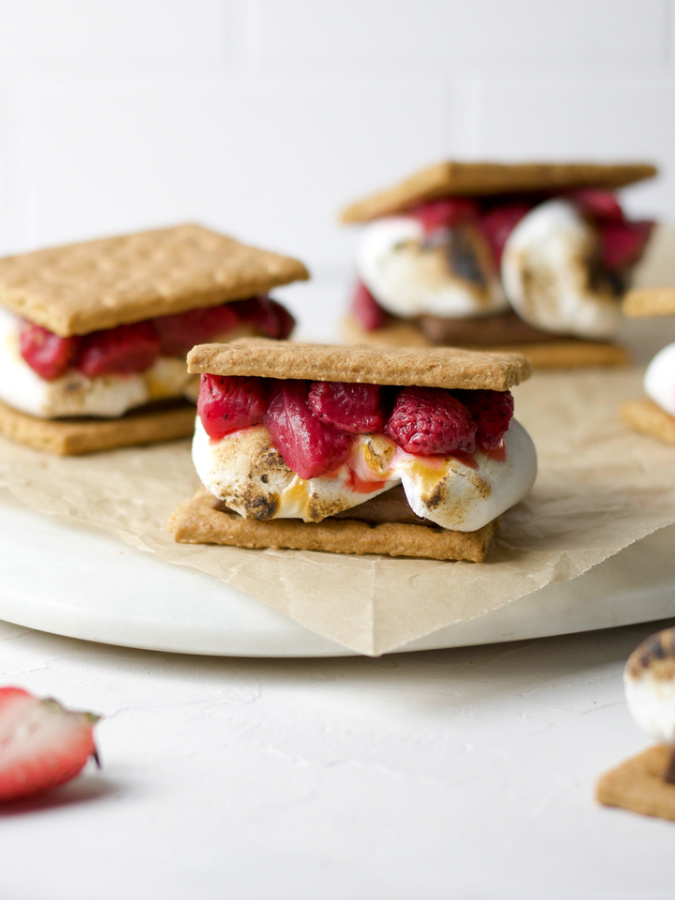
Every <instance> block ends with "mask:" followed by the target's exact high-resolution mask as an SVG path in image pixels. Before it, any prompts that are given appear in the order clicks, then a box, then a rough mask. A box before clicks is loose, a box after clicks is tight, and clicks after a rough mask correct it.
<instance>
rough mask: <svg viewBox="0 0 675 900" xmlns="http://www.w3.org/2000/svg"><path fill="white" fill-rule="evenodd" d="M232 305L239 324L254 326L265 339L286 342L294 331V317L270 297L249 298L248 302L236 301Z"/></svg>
mask: <svg viewBox="0 0 675 900" xmlns="http://www.w3.org/2000/svg"><path fill="white" fill-rule="evenodd" d="M230 305H231V306H232V309H233V311H234V312H235V314H236V316H237V320H238V321H239V322H241V323H242V324H244V325H250V326H252V327H253V328H254V329H255V330H256V331H257V332H258V333H259V334H261V335H264V336H265V337H269V338H276V339H277V340H285V339H286V338H287V337H288V336H289V334H290V333H291V331H293V327H294V325H295V319H294V318H293V316H292V315H291V314H290V313H289V312H288V310H287V309H286V308H285V307H283V306H282V305H281V304H280V303H277V302H276V300H272V299H270V298H269V297H249V299H248V300H236V301H235V302H234V303H232V304H230Z"/></svg>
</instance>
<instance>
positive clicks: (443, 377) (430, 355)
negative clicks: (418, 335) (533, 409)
mask: <svg viewBox="0 0 675 900" xmlns="http://www.w3.org/2000/svg"><path fill="white" fill-rule="evenodd" d="M188 371H189V372H193V373H209V374H212V375H257V376H263V377H269V378H282V379H289V378H298V379H306V380H311V381H341V382H356V383H365V384H383V385H386V384H391V385H416V386H420V387H422V386H424V387H442V388H448V389H453V388H457V389H482V390H493V391H506V390H508V389H509V388H511V387H514V386H515V385H517V384H520V382H521V381H525V380H526V379H527V378H529V377H530V374H531V371H532V366H531V364H530V362H529V361H528V360H527V359H526V358H525V357H524V356H522V355H521V354H517V353H496V352H483V351H473V350H461V349H457V348H452V347H414V348H410V347H405V348H402V347H359V346H351V347H344V346H333V345H327V344H300V343H294V342H292V341H272V340H266V339H257V338H244V339H241V340H238V341H234V342H232V343H230V344H199V345H197V346H196V347H193V348H192V350H191V351H190V352H189V353H188Z"/></svg>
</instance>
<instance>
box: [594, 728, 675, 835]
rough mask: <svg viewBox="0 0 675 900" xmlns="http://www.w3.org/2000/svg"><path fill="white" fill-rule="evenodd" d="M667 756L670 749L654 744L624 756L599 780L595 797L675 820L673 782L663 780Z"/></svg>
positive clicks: (607, 803)
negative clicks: (640, 751)
mask: <svg viewBox="0 0 675 900" xmlns="http://www.w3.org/2000/svg"><path fill="white" fill-rule="evenodd" d="M669 757H670V748H669V747H668V746H667V745H666V744H657V745H655V746H654V747H649V748H648V749H647V750H645V751H644V752H642V753H640V754H638V756H633V757H631V758H630V759H627V760H626V761H625V762H623V763H621V765H620V766H617V767H616V768H615V769H612V770H611V771H609V772H607V773H606V774H605V775H603V776H602V777H601V778H600V779H599V781H598V783H597V785H596V792H595V796H596V799H597V800H598V802H599V803H603V804H604V805H605V806H618V807H621V808H622V809H629V810H631V811H632V812H637V813H642V815H644V816H656V817H658V818H660V819H670V820H671V821H675V784H670V783H669V782H667V781H664V779H663V775H664V773H665V771H666V767H667V765H668V761H669Z"/></svg>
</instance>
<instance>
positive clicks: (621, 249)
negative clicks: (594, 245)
mask: <svg viewBox="0 0 675 900" xmlns="http://www.w3.org/2000/svg"><path fill="white" fill-rule="evenodd" d="M653 227H654V223H653V222H649V221H646V220H645V221H641V222H600V223H599V234H600V253H601V259H602V263H603V265H604V266H605V267H606V268H607V269H610V270H612V269H614V270H615V269H625V268H628V267H630V266H634V265H635V263H636V262H637V261H638V260H639V259H640V257H641V256H642V254H643V252H644V249H645V247H646V245H647V241H648V240H649V236H650V234H651V233H652V228H653Z"/></svg>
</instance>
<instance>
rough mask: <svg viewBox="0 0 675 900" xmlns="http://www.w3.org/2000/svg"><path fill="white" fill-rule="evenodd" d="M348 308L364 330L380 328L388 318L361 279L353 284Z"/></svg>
mask: <svg viewBox="0 0 675 900" xmlns="http://www.w3.org/2000/svg"><path fill="white" fill-rule="evenodd" d="M350 309H351V313H352V315H353V316H354V318H355V319H356V321H357V322H358V323H359V325H361V327H362V328H364V329H365V330H366V331H376V330H377V329H378V328H382V327H383V326H384V325H385V324H386V322H387V319H388V318H389V315H388V314H387V312H386V311H385V310H384V309H382V307H381V306H380V304H379V303H378V302H377V300H376V299H375V298H374V297H373V295H372V294H371V293H370V291H369V290H368V288H367V287H366V286H365V284H363V282H362V281H357V282H356V284H355V285H354V290H353V292H352V299H351V303H350Z"/></svg>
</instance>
